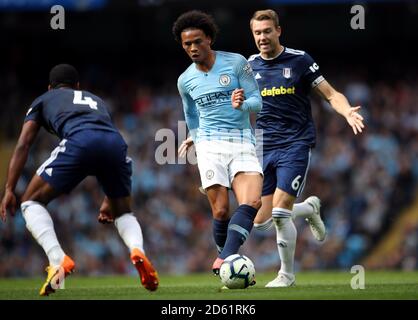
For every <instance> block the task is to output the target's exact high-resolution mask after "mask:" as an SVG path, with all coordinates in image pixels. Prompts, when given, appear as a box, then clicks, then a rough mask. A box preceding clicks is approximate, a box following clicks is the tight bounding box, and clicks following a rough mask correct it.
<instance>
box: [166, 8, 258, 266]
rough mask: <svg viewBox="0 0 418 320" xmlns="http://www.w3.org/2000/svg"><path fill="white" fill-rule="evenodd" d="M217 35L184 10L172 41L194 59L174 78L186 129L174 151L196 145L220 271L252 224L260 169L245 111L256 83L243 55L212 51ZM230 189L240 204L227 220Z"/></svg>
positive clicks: (254, 107)
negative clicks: (209, 208)
mask: <svg viewBox="0 0 418 320" xmlns="http://www.w3.org/2000/svg"><path fill="white" fill-rule="evenodd" d="M216 33H217V27H216V25H215V23H214V21H213V19H212V17H211V16H209V15H207V14H206V13H203V12H201V11H189V12H186V13H184V14H183V15H181V16H180V17H179V18H178V19H177V20H176V22H175V23H174V26H173V34H174V36H175V38H176V40H177V41H178V42H179V43H181V44H182V46H183V49H184V50H185V51H186V53H187V54H188V56H189V57H190V58H191V60H192V61H193V63H192V64H191V65H190V67H189V68H187V70H186V71H185V72H184V73H183V74H182V75H181V76H180V77H179V80H178V89H179V93H180V95H181V98H182V101H183V107H184V114H185V119H186V122H187V126H188V128H189V130H190V133H191V137H190V138H188V139H187V140H185V141H183V143H182V145H181V146H180V148H179V154H180V155H183V154H185V153H186V152H187V149H188V147H190V146H191V145H192V144H193V143H195V145H196V154H197V162H198V166H199V172H200V177H201V180H202V188H203V189H204V190H205V192H206V194H207V197H208V200H209V203H210V205H211V208H212V215H213V218H214V220H213V236H214V239H215V243H216V245H217V248H218V254H219V255H218V258H217V259H216V260H215V262H214V263H213V266H212V270H213V272H214V273H215V274H219V268H220V266H221V264H222V262H223V260H224V259H225V258H226V257H228V256H230V255H232V254H236V253H237V252H238V250H239V248H240V246H241V245H242V244H243V243H244V241H245V240H246V239H247V238H248V236H249V233H250V231H251V229H252V227H253V221H254V217H255V215H256V214H257V210H258V209H259V208H260V205H261V186H262V183H263V176H262V174H263V173H262V168H261V166H260V164H259V161H258V159H257V156H256V153H255V146H254V144H255V138H254V133H253V129H252V127H251V124H250V113H251V112H258V111H260V109H261V105H262V99H261V96H260V93H259V90H258V84H257V82H256V80H255V78H254V76H253V74H252V69H251V67H250V65H249V64H248V62H247V60H246V59H245V58H244V57H243V56H241V55H239V54H235V53H229V52H222V51H214V50H212V49H211V46H212V45H213V42H214V40H215V36H216ZM230 188H232V190H233V191H234V194H235V197H236V199H237V202H238V204H239V207H238V208H237V209H236V210H235V212H234V213H233V214H232V216H231V218H230V219H229V197H228V189H230Z"/></svg>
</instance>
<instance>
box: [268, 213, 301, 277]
mask: <svg viewBox="0 0 418 320" xmlns="http://www.w3.org/2000/svg"><path fill="white" fill-rule="evenodd" d="M291 213H292V212H291V211H290V210H287V209H283V208H273V219H274V224H275V226H276V237H277V249H278V251H279V256H280V260H281V267H280V271H279V272H280V273H286V274H292V275H293V274H294V269H293V265H294V260H295V247H296V236H297V231H296V227H295V225H294V223H293V220H292V218H291Z"/></svg>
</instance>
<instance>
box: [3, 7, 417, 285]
mask: <svg viewBox="0 0 418 320" xmlns="http://www.w3.org/2000/svg"><path fill="white" fill-rule="evenodd" d="M65 2H66V5H65V6H66V8H65V9H66V16H65V23H66V28H65V29H64V30H53V29H51V27H50V21H51V17H52V15H51V13H50V10H49V9H50V8H49V7H48V3H49V2H48V1H29V0H22V1H18V2H16V1H3V2H1V1H0V38H1V39H2V44H4V45H3V46H2V57H3V58H2V60H1V63H0V127H1V130H0V169H1V170H2V172H1V173H0V180H2V178H4V175H5V171H6V168H5V166H6V165H7V163H6V162H7V160H8V157H9V156H10V151H11V148H12V147H13V146H14V144H15V143H16V140H17V138H18V134H19V131H20V128H21V125H22V122H23V119H24V115H25V113H26V111H27V108H28V107H29V105H30V103H31V102H32V101H33V100H34V99H35V98H36V97H37V96H39V95H40V94H42V93H43V92H44V91H45V90H46V87H47V81H48V71H49V70H50V69H51V68H52V67H53V66H54V65H55V64H58V63H71V64H74V65H75V66H76V67H77V68H78V70H79V72H80V76H81V85H82V87H83V88H84V89H86V90H89V91H91V92H93V93H94V94H97V95H98V96H101V97H102V98H103V99H104V100H105V101H106V102H107V104H108V106H109V109H110V112H111V114H112V117H113V119H114V122H115V124H116V125H117V127H118V128H119V129H120V130H121V132H122V134H123V136H124V138H125V139H126V141H127V143H128V145H129V154H130V156H131V158H132V159H133V160H134V162H133V169H134V170H133V177H132V190H133V193H132V195H133V200H134V211H135V214H136V216H137V218H138V219H139V221H140V223H141V226H142V230H143V233H144V240H145V250H146V252H147V254H148V255H149V257H150V258H151V259H152V260H153V261H154V263H155V265H156V267H157V268H158V270H159V272H161V273H174V274H183V273H189V272H208V273H209V272H211V271H210V267H211V265H212V262H213V260H214V259H215V257H216V249H215V244H214V241H213V239H212V218H211V211H210V207H209V204H208V201H207V199H206V197H205V196H204V195H202V194H201V193H200V192H199V190H198V188H199V186H200V177H199V172H198V170H197V166H196V165H190V164H179V162H178V161H177V160H178V159H177V158H176V154H175V153H173V154H168V155H167V156H168V157H171V159H170V162H173V163H175V164H165V165H160V164H158V163H157V162H156V160H155V151H156V149H157V148H158V146H160V145H161V144H162V143H163V141H156V139H155V135H156V132H157V131H158V130H160V129H162V128H168V129H171V130H172V131H173V132H174V134H175V135H176V142H177V145H176V146H174V147H175V149H177V146H178V143H181V141H178V140H179V137H178V136H177V132H178V122H179V121H183V120H184V115H183V109H182V105H181V100H180V97H179V95H178V92H177V86H176V84H177V77H178V76H179V75H180V73H182V72H183V71H184V70H185V68H187V66H188V64H189V63H190V61H189V59H188V57H187V56H186V55H185V53H184V52H183V50H182V48H181V46H180V45H179V44H178V43H176V42H175V41H174V39H173V35H172V33H171V28H172V24H173V22H174V21H175V20H176V18H177V17H178V16H179V15H180V14H181V13H183V12H185V11H187V10H190V9H200V10H204V11H206V12H208V13H210V14H212V15H213V16H214V19H215V21H216V22H217V23H218V25H219V28H220V33H219V35H218V37H217V40H216V43H215V45H214V47H213V48H214V49H216V50H224V51H232V52H238V53H241V54H242V55H244V56H246V57H248V56H250V55H251V54H254V53H256V52H255V51H256V47H255V45H254V41H253V39H252V35H251V32H250V29H249V20H250V18H251V16H252V14H253V12H254V11H255V10H260V9H266V8H272V9H275V10H276V11H277V12H278V14H279V17H280V24H281V26H282V35H281V42H282V43H283V44H284V45H285V46H288V47H290V48H294V49H301V50H306V51H307V52H308V53H309V54H310V55H311V56H313V58H314V59H315V61H316V62H317V63H318V64H319V66H320V68H321V71H322V73H323V74H324V76H325V77H326V79H327V80H328V81H329V82H330V83H331V84H332V85H333V86H334V87H335V88H337V89H338V90H339V91H341V92H342V93H344V94H345V95H346V96H347V98H348V99H349V101H350V103H351V104H352V105H353V106H355V105H361V106H362V109H361V110H360V112H361V114H362V115H363V116H364V118H365V124H366V128H365V130H364V132H363V133H362V134H360V135H357V136H355V135H354V133H353V132H352V130H351V128H350V127H349V126H348V124H347V123H346V121H345V120H344V119H343V118H342V117H341V116H340V115H338V114H337V113H336V112H335V111H333V110H332V109H331V108H330V106H329V105H328V104H327V103H325V102H323V101H322V100H320V99H319V98H318V97H316V96H313V97H312V113H313V117H314V120H315V123H316V127H317V133H318V135H317V145H316V148H315V149H314V150H313V152H312V159H311V160H312V161H311V166H310V171H309V173H308V177H307V184H306V187H305V190H304V192H303V194H302V195H301V196H300V198H299V199H298V201H303V200H304V199H305V198H306V197H308V196H310V195H317V196H318V197H319V198H321V200H322V214H323V217H324V220H325V224H326V226H327V229H328V235H327V238H326V240H325V242H323V243H319V242H317V241H316V240H315V239H314V238H313V236H312V235H311V233H310V230H309V227H308V225H307V223H306V222H305V221H303V220H297V221H296V225H297V229H298V240H297V247H296V269H297V271H300V270H316V269H342V270H349V269H350V267H351V266H352V265H354V264H357V263H362V262H363V261H364V259H365V258H366V257H368V256H370V254H371V253H372V252H373V251H374V249H375V248H376V245H377V244H379V243H380V242H381V241H382V240H383V239H387V238H386V236H387V234H388V232H389V231H390V230H391V227H392V226H394V225H395V224H396V222H397V221H399V218H400V216H401V214H402V212H403V210H404V209H407V208H411V205H412V203H413V202H414V201H415V200H416V197H417V191H418V190H417V189H418V188H417V186H418V111H417V110H418V109H417V106H418V77H417V74H418V68H417V64H416V51H414V49H413V48H412V45H413V44H414V43H416V42H417V41H418V33H417V32H416V30H417V28H418V18H417V16H418V4H416V3H415V2H414V1H402V0H399V1H368V0H364V1H362V6H363V7H364V8H365V21H366V22H365V29H361V30H355V29H353V28H352V26H351V24H350V22H351V20H352V18H353V14H352V13H351V8H352V5H353V4H352V2H351V1H348V0H347V1H338V4H337V1H333V0H328V1H323V0H321V1H311V0H304V1H278V0H259V1H250V0H239V1H238V0H236V1H227V2H225V1H216V0H201V1H183V0H181V1H180V0H170V1H166V0H162V1H137V0H127V1H118V0H106V1H100V3H101V6H100V7H99V8H97V7H90V8H89V6H88V5H89V4H92V3H93V2H91V1H87V2H86V1H82V0H68V1H65ZM284 2H285V3H286V4H282V3H284ZM318 2H321V4H319V3H318ZM29 3H30V4H31V6H28V4H29ZM54 3H55V1H54ZM302 3H303V4H302ZM70 4H73V6H70ZM14 5H16V7H19V8H20V9H19V10H15V9H13V8H12V7H14ZM388 13H390V17H388ZM388 21H390V23H388ZM312 26H313V27H312ZM181 139H182V137H180V140H181ZM57 143H58V139H57V138H56V137H53V136H51V135H49V134H47V133H46V132H44V131H42V132H41V134H40V136H39V137H38V138H37V140H36V144H35V145H34V147H33V148H32V150H31V154H30V157H29V159H28V162H27V165H26V167H25V171H24V174H23V176H22V178H21V179H20V181H19V183H18V186H17V190H16V192H17V194H18V195H21V194H22V192H23V191H24V189H25V187H26V186H27V184H28V182H29V180H30V179H31V177H32V176H33V174H34V173H35V170H36V169H37V168H38V167H39V166H40V165H41V164H42V163H43V162H44V161H45V160H46V159H47V158H48V157H49V155H50V153H51V151H52V150H53V148H54V147H55V146H56V145H57ZM0 182H1V181H0ZM2 187H3V186H0V188H2ZM2 192H3V190H2V189H0V193H2ZM103 196H104V195H103V192H102V191H101V189H100V188H99V187H98V184H97V182H96V181H95V179H94V178H88V179H86V180H85V181H84V182H83V183H81V184H80V185H79V186H78V187H77V188H76V189H75V190H74V191H73V192H72V193H71V194H70V195H68V196H63V197H60V198H59V199H56V200H54V201H53V202H52V203H51V204H50V205H49V206H48V209H49V210H50V212H51V215H52V217H53V220H54V223H55V228H56V232H57V236H58V239H59V241H60V242H61V245H62V247H63V249H64V250H65V251H66V252H67V253H68V254H70V255H71V256H72V257H73V258H74V259H75V261H76V264H77V266H76V269H77V272H78V273H80V274H90V275H100V274H112V273H132V274H135V272H136V271H135V269H134V268H133V267H132V265H131V263H130V260H129V253H128V251H127V249H126V247H125V246H124V245H123V243H122V242H121V240H120V239H119V236H118V234H117V231H116V229H115V227H114V226H113V225H101V224H99V223H98V222H97V215H98V210H99V207H100V204H101V202H102V200H103ZM232 198H233V197H231V199H232ZM232 204H233V205H232V206H231V211H232V210H233V209H234V206H235V205H236V204H234V202H232ZM413 212H415V211H413ZM415 220H418V219H415ZM417 226H418V223H417V221H415V224H414V223H412V224H410V225H406V226H405V227H404V228H403V229H401V230H398V234H401V235H402V237H400V238H401V245H400V247H397V248H396V249H395V250H392V252H391V254H388V255H387V256H384V259H382V260H380V262H379V264H378V265H376V266H378V267H382V268H399V269H402V270H415V269H417V268H418V260H417V256H418V252H417V251H418V227H417ZM241 252H242V253H244V254H246V255H248V256H249V257H250V258H251V259H252V260H253V261H254V263H255V267H256V269H257V270H258V271H264V270H269V271H276V270H277V269H278V268H279V264H280V261H279V256H278V253H277V246H276V236H275V230H274V228H271V229H270V230H268V231H265V232H261V231H257V230H253V231H252V233H251V236H250V238H249V239H248V241H247V242H246V243H245V245H244V246H243V247H242V251H241ZM47 263H48V261H47V259H46V257H45V254H44V252H43V251H42V249H41V248H40V247H39V246H38V245H37V243H36V242H35V240H34V239H32V236H31V234H30V233H29V232H28V231H27V230H26V228H25V223H24V220H23V219H22V215H21V213H20V212H18V213H17V215H16V216H15V217H14V218H10V217H9V218H8V221H7V223H1V222H0V277H12V276H30V275H41V274H43V273H42V272H43V269H44V268H45V267H46V265H47Z"/></svg>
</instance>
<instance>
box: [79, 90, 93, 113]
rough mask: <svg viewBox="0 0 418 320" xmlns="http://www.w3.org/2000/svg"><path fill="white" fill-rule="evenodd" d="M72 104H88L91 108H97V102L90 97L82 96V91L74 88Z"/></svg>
mask: <svg viewBox="0 0 418 320" xmlns="http://www.w3.org/2000/svg"><path fill="white" fill-rule="evenodd" d="M73 103H74V104H83V105H88V106H89V107H90V108H91V109H94V110H97V102H96V101H94V100H93V99H92V98H90V97H84V98H83V92H82V91H80V90H74V100H73Z"/></svg>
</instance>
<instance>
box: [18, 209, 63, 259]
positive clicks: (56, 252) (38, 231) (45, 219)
mask: <svg viewBox="0 0 418 320" xmlns="http://www.w3.org/2000/svg"><path fill="white" fill-rule="evenodd" d="M20 207H21V209H22V215H23V218H24V219H25V221H26V228H27V229H28V230H29V231H30V232H31V233H32V236H33V237H34V238H35V240H36V241H37V242H38V243H39V244H40V245H41V247H42V248H43V249H44V251H45V253H46V255H47V256H48V260H49V264H50V265H51V266H59V265H61V262H62V260H63V259H64V256H65V253H64V251H63V250H62V249H61V246H60V244H59V242H58V239H57V236H56V234H55V230H54V223H53V222H52V219H51V216H50V215H49V213H48V211H47V210H46V209H45V207H44V206H43V205H41V204H40V203H39V202H36V201H25V202H23V203H22V204H21V206H20Z"/></svg>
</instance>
